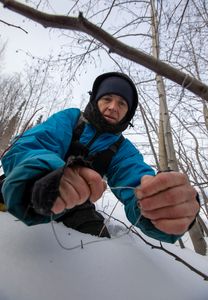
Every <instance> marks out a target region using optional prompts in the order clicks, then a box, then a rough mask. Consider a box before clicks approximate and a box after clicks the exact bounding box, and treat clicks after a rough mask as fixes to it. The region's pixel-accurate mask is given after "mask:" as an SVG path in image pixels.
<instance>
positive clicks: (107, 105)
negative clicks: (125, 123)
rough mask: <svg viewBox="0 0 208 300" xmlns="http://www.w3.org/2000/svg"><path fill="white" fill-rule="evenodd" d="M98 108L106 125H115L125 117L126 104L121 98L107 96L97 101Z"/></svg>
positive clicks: (112, 95)
mask: <svg viewBox="0 0 208 300" xmlns="http://www.w3.org/2000/svg"><path fill="white" fill-rule="evenodd" d="M98 108H99V111H100V112H101V114H102V115H103V117H104V118H105V119H106V121H107V122H108V123H110V124H117V123H118V122H120V121H121V120H122V119H123V118H124V117H125V115H126V113H127V111H128V104H127V102H126V101H125V100H124V99H123V98H122V97H120V96H118V95H114V94H109V95H105V96H102V97H101V98H100V99H99V100H98Z"/></svg>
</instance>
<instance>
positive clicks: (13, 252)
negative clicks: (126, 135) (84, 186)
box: [0, 193, 208, 300]
mask: <svg viewBox="0 0 208 300" xmlns="http://www.w3.org/2000/svg"><path fill="white" fill-rule="evenodd" d="M114 205H115V200H114V199H113V198H112V196H111V194H110V193H106V195H105V199H103V200H99V202H98V204H97V208H98V209H104V210H105V211H106V212H108V213H110V212H111V210H112V209H113V206H114ZM113 215H114V216H115V217H116V218H117V217H118V218H119V219H121V220H123V221H124V222H126V219H125V216H124V215H123V208H122V206H121V205H120V204H119V205H117V207H116V209H115V211H114V214H113ZM108 227H109V230H110V231H111V234H112V238H111V239H106V238H96V237H94V236H91V235H87V234H81V233H79V232H76V231H74V230H72V229H68V228H66V227H65V226H63V225H62V224H57V223H54V229H55V233H56V234H57V236H58V240H59V241H60V242H61V243H62V244H63V246H64V247H66V248H73V249H72V250H65V249H63V248H62V247H61V246H60V245H59V244H58V242H57V240H56V238H55V235H54V232H53V227H52V225H51V224H44V225H37V226H33V227H27V226H26V225H24V224H23V223H21V222H20V221H17V220H16V219H15V217H13V216H12V215H10V214H8V213H1V214H0V228H1V230H0V243H1V255H0V266H1V268H0V270H1V271H0V272H1V284H0V300H37V299H41V300H42V299H44V300H57V299H61V300H68V299H72V300H92V299H95V300H97V299H98V300H106V299H110V300H111V299H113V300H117V299H118V300H127V299H128V300H133V299H139V300H153V299H154V300H175V299H182V300H207V299H208V281H204V280H203V278H202V277H201V276H199V275H197V274H196V273H194V272H193V271H191V270H190V269H189V268H187V267H186V266H185V265H184V264H182V263H181V262H178V261H176V260H175V259H174V258H173V257H172V256H170V255H168V254H166V253H165V252H164V251H161V250H158V249H152V248H151V247H150V246H148V245H147V244H145V243H144V242H143V241H142V240H141V239H140V238H139V237H138V236H136V235H135V234H133V233H129V234H125V233H126V228H125V226H124V225H123V224H121V223H119V222H117V221H115V220H110V222H109V224H108ZM144 237H145V239H147V240H148V241H150V242H152V243H153V244H155V245H159V243H158V242H157V241H155V240H153V239H148V238H147V237H146V236H144ZM81 241H82V242H81ZM82 244H83V247H82ZM163 245H164V247H165V248H167V249H168V250H170V251H171V252H173V253H175V254H177V255H178V256H179V257H182V258H183V259H184V260H186V261H187V262H189V263H191V264H192V265H193V266H194V267H195V268H197V269H198V270H200V271H201V272H203V273H205V274H207V275H208V259H207V257H203V256H200V255H197V254H195V253H194V252H193V251H192V250H190V249H184V250H182V249H180V248H179V247H178V246H177V245H168V244H163Z"/></svg>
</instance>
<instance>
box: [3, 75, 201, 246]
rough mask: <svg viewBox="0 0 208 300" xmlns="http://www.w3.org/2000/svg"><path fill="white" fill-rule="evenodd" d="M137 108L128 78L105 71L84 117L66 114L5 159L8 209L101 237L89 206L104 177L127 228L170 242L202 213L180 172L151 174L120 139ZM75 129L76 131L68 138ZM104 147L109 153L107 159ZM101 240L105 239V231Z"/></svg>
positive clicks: (32, 220) (29, 220) (29, 135)
mask: <svg viewBox="0 0 208 300" xmlns="http://www.w3.org/2000/svg"><path fill="white" fill-rule="evenodd" d="M137 104H138V96H137V91H136V88H135V85H134V84H133V82H132V80H131V79H130V78H129V77H128V76H126V75H124V74H121V73H116V72H110V73H105V74H102V75H100V76H99V77H98V78H97V79H96V80H95V82H94V84H93V88H92V92H91V97H90V101H89V103H88V104H87V106H86V108H85V111H84V113H83V117H82V115H81V113H80V110H78V109H73V108H72V109H67V110H64V111H61V112H59V113H57V114H55V115H53V116H52V117H50V118H49V119H48V120H47V121H46V122H44V123H43V124H40V125H38V126H36V127H34V128H32V129H30V130H28V131H27V132H25V133H24V135H23V136H21V137H20V138H19V139H18V140H17V141H16V142H15V143H14V145H13V146H12V147H11V149H10V150H9V151H8V152H7V153H6V155H5V156H4V157H3V159H2V164H3V167H4V171H5V175H6V179H5V182H4V184H3V188H2V191H3V196H4V200H5V202H6V205H7V207H8V210H9V211H10V212H11V213H12V214H14V215H15V216H16V217H18V218H19V219H21V220H22V221H23V222H25V223H26V224H28V225H34V224H38V223H45V222H49V221H50V214H51V213H53V216H54V218H55V219H56V220H57V221H62V222H63V223H64V224H65V225H66V226H68V227H72V228H75V229H77V230H80V231H82V232H87V233H92V234H95V235H99V232H100V230H101V228H102V227H103V222H104V220H103V219H104V218H103V217H102V215H101V214H99V213H97V212H96V211H95V206H94V205H93V204H92V203H93V202H95V201H97V200H98V199H99V198H100V197H101V196H102V194H103V192H104V191H105V188H106V184H105V182H104V181H103V179H102V176H103V175H104V174H105V175H106V177H107V181H108V184H109V186H110V187H112V192H113V193H114V194H115V196H116V197H117V198H118V199H119V200H120V201H121V202H122V203H123V204H124V207H125V212H126V215H127V217H128V219H129V220H130V222H131V223H132V224H136V226H138V227H139V228H140V229H141V230H142V231H143V232H144V233H145V234H147V235H148V236H151V237H153V238H156V239H159V240H161V241H166V242H171V243H174V242H175V241H176V240H177V239H178V238H179V237H180V236H181V235H182V234H183V233H184V232H185V231H187V230H188V229H189V227H190V226H191V224H193V222H194V220H195V217H196V215H197V213H198V211H199V203H198V201H197V200H196V191H195V190H194V189H193V187H191V185H190V184H189V182H188V179H187V177H186V176H185V175H184V174H181V173H178V172H162V173H159V174H157V175H156V176H155V173H154V171H153V169H152V168H151V167H150V166H148V165H147V164H145V163H144V161H143V157H142V155H141V154H140V152H139V151H138V150H137V149H136V148H135V147H134V146H133V144H132V143H131V142H130V141H129V140H128V139H124V138H122V134H121V133H122V132H123V131H124V130H125V129H126V128H127V127H128V126H129V124H130V121H131V119H132V117H133V116H134V114H135V111H136V108H137ZM80 116H81V117H80ZM80 120H82V122H81V123H80ZM79 123H80V124H81V127H82V129H81V130H79V131H80V133H79V134H78V135H77V133H76V134H73V132H74V131H75V128H80V126H79ZM76 131H77V130H76ZM115 147H116V150H115ZM106 149H110V150H111V153H113V154H111V157H110V159H109V156H108V159H106V151H108V150H106ZM113 149H114V150H113ZM102 155H104V156H102ZM103 157H104V158H103ZM107 160H109V161H108V163H107ZM65 161H66V162H65ZM106 165H107V166H106ZM105 168H106V169H105ZM104 169H105V170H104ZM116 186H117V187H127V186H131V187H135V190H133V189H127V188H126V189H119V188H118V189H113V187H116ZM140 214H142V217H141V218H139V217H140ZM138 219H139V222H137V221H138ZM102 236H107V237H110V235H109V233H108V231H107V229H106V228H105V231H104V232H103V235H102Z"/></svg>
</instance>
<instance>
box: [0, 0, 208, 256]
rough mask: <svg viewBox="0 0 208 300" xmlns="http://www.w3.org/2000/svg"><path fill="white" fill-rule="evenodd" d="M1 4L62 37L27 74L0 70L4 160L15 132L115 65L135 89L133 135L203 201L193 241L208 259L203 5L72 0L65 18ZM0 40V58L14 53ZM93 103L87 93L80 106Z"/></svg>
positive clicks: (155, 162)
mask: <svg viewBox="0 0 208 300" xmlns="http://www.w3.org/2000/svg"><path fill="white" fill-rule="evenodd" d="M0 2H2V3H5V6H6V7H8V8H9V9H12V10H15V11H16V12H18V13H21V14H23V15H24V16H25V17H28V18H31V19H33V20H34V21H36V22H39V23H40V24H42V25H44V26H45V27H49V28H54V29H52V33H51V34H53V33H54V34H55V32H56V31H57V30H58V32H59V35H60V51H59V53H58V55H57V56H54V55H52V54H50V53H49V54H48V56H47V57H41V56H39V57H33V56H31V58H30V60H29V63H27V65H25V69H24V71H23V72H21V73H15V74H10V75H5V74H4V72H3V69H2V70H1V71H0V72H1V73H0V91H1V98H0V131H1V134H0V151H1V154H2V153H3V151H4V150H5V149H6V148H7V147H8V145H9V144H10V142H11V140H12V138H13V137H14V136H15V135H17V134H21V132H23V131H24V130H26V129H27V128H29V127H31V126H34V125H36V124H37V123H39V122H42V121H43V120H45V119H46V118H47V117H48V116H49V115H51V114H52V113H54V112H56V111H59V110H60V109H64V108H68V107H70V106H71V105H72V104H73V103H72V95H73V91H74V89H77V87H78V86H79V85H81V84H82V75H83V73H85V74H87V73H88V70H91V69H95V70H100V73H102V72H108V71H109V68H110V69H111V70H115V71H120V72H124V73H127V74H128V75H129V76H130V77H131V78H132V79H133V80H134V82H135V84H136V86H137V90H138V93H139V106H138V110H137V113H136V116H135V118H134V122H133V123H134V127H133V128H132V129H129V130H128V131H127V132H126V136H127V137H128V138H129V139H131V140H132V141H134V142H135V144H136V146H137V147H138V149H139V150H140V151H141V152H142V154H143V155H144V157H145V160H146V161H148V162H149V163H150V164H151V165H152V166H153V167H154V168H155V169H156V170H167V169H172V170H179V171H182V172H185V173H186V174H187V175H188V177H189V179H190V181H191V183H192V184H193V185H194V186H195V188H196V189H197V191H198V192H199V194H200V198H201V202H202V205H201V214H200V215H199V217H198V218H197V223H196V224H195V226H193V228H192V230H190V236H191V239H192V242H193V245H194V248H195V251H196V252H197V253H200V254H202V255H206V254H207V247H208V246H207V236H208V229H207V218H208V198H207V197H208V196H207V195H208V192H207V186H208V171H207V167H208V163H207V154H208V147H207V146H208V141H207V136H208V131H207V130H208V104H207V94H206V93H207V90H206V86H203V88H204V92H203V93H202V94H200V93H199V92H198V91H199V89H197V88H195V86H196V87H197V85H199V86H200V83H202V84H203V83H206V82H207V79H208V59H207V51H206V49H207V47H208V9H207V8H208V7H207V4H206V1H205V0H187V1H185V0H180V1H179V0H178V1H176V0H175V1H154V0H150V1H96V0H94V1H87V0H83V1H79V0H77V1H69V5H68V7H66V11H65V14H64V15H65V19H62V16H59V15H57V14H56V11H54V9H53V8H52V4H51V2H50V1H45V0H42V1H25V6H26V7H24V10H23V7H22V6H21V5H19V6H18V2H16V1H7V3H6V1H3V0H0ZM31 7H33V11H30V8H31ZM27 8H28V10H27ZM2 9H3V8H2ZM5 9H7V8H5ZM39 11H42V12H45V13H50V14H52V15H53V16H54V15H56V17H57V18H48V17H47V15H46V16H45V17H44V16H43V17H42V15H41V16H40V15H39V13H38V12H39ZM67 18H69V20H70V22H72V21H73V22H74V23H70V22H69V23H70V24H71V25H70V26H71V27H70V26H69V23H68V19H67ZM70 18H72V19H70ZM38 20H39V21H38ZM2 21H3V20H2ZM87 22H88V23H87ZM83 24H84V25H83ZM10 25H16V24H12V20H11V24H10ZM93 25H96V26H94V27H93ZM4 26H8V25H7V24H4ZM55 28H56V29H55ZM22 29H24V28H22ZM16 30H20V28H16ZM37 30H38V29H37ZM106 33H107V35H106ZM63 38H64V40H65V43H63V42H62V41H63ZM0 43H1V44H0V45H1V47H0V60H1V61H2V62H3V61H4V53H5V52H6V51H7V47H6V44H5V41H3V40H0ZM62 43H63V44H62ZM124 50H125V51H124ZM28 55H29V54H28ZM5 63H6V62H5ZM168 67H169V68H168ZM154 70H155V71H154ZM156 71H157V72H156ZM184 74H185V75H184ZM180 78H182V79H180ZM87 101H88V96H87V95H83V97H81V99H80V102H79V103H78V106H79V107H80V108H84V106H85V104H86V103H87ZM181 246H183V245H181Z"/></svg>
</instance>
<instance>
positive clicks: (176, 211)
mask: <svg viewBox="0 0 208 300" xmlns="http://www.w3.org/2000/svg"><path fill="white" fill-rule="evenodd" d="M194 204H195V205H190V204H189V202H184V203H182V204H179V205H174V206H168V207H163V208H159V209H155V210H151V211H150V210H147V211H146V210H144V209H141V213H142V215H143V216H144V217H145V218H147V219H150V220H151V221H156V220H159V219H176V218H177V219H180V218H184V217H190V218H194V217H195V215H196V213H195V211H196V209H197V202H196V203H194Z"/></svg>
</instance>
